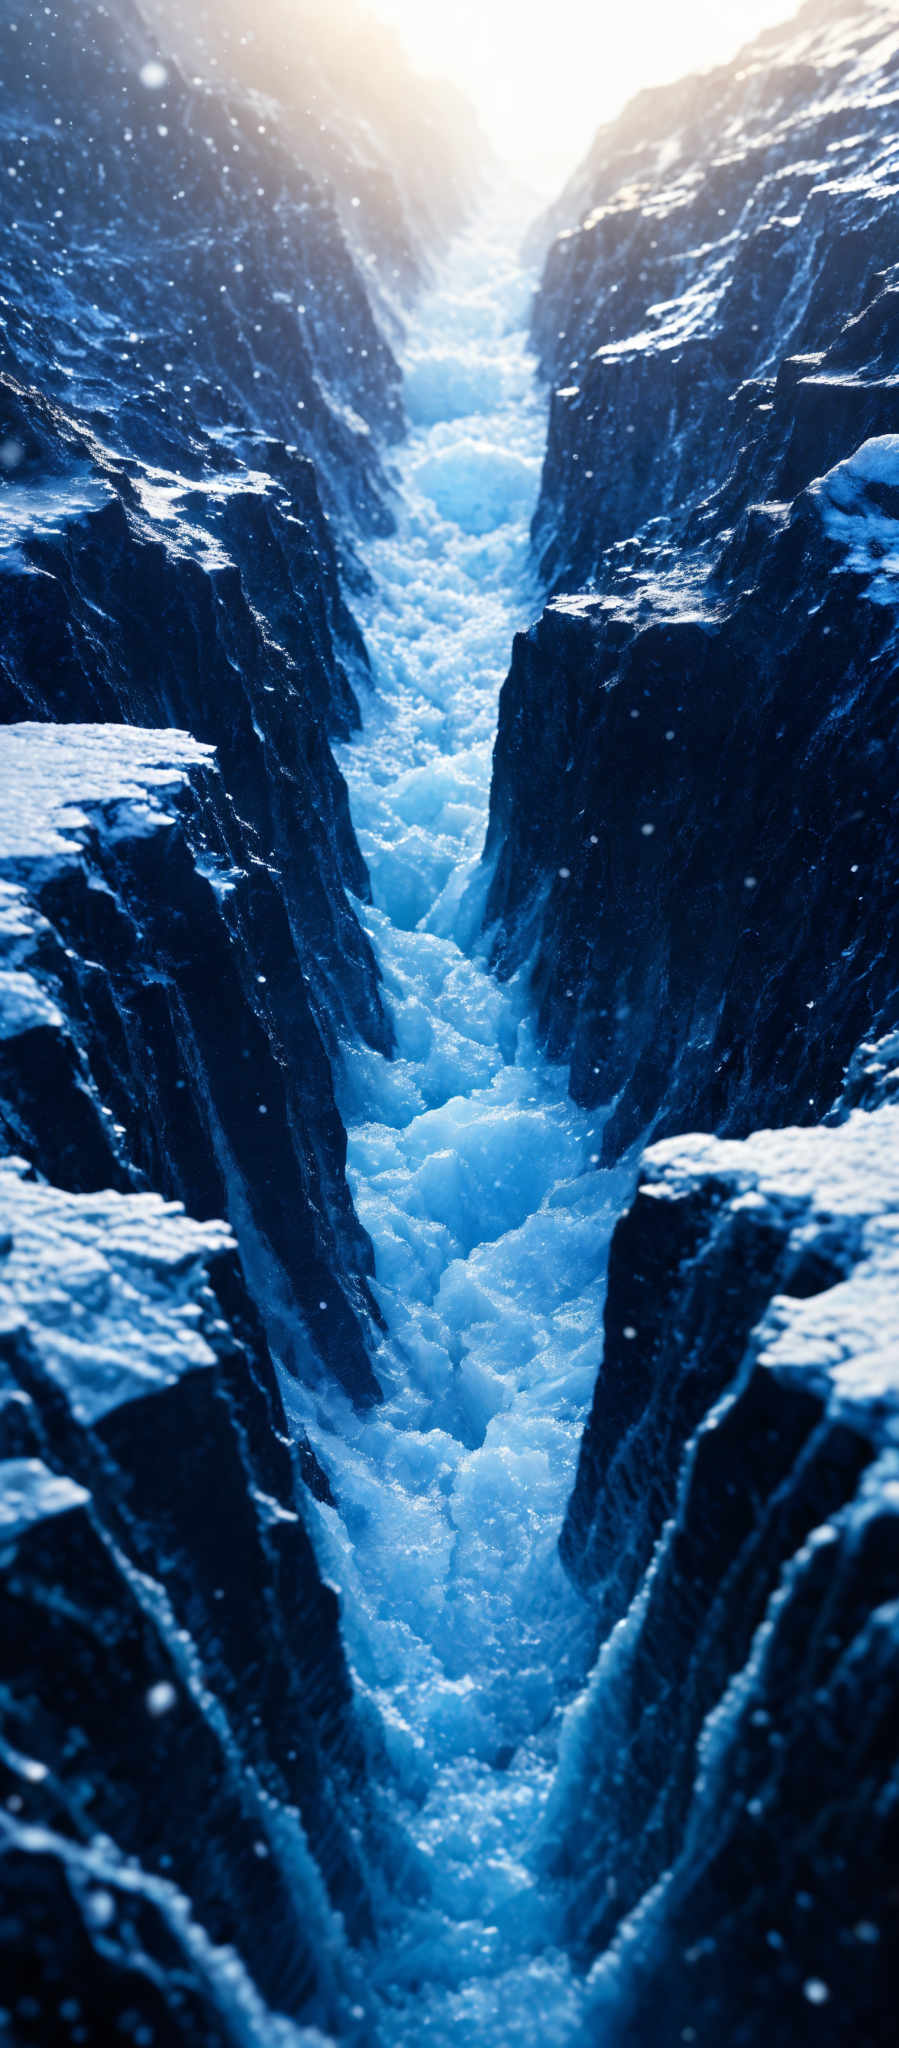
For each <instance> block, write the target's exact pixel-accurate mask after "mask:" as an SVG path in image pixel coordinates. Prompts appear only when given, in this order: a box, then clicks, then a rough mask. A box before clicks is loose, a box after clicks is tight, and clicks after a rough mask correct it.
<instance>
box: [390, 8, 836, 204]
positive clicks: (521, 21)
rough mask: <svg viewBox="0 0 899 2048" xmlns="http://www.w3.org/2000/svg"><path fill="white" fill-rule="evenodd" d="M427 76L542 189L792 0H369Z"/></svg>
mask: <svg viewBox="0 0 899 2048" xmlns="http://www.w3.org/2000/svg"><path fill="white" fill-rule="evenodd" d="M368 5H369V7H370V9H371V12H372V13H374V14H376V15H378V16H380V17H381V19H382V20H385V21H389V22H391V23H392V24H393V25H394V26H395V27H396V28H397V29H398V30H399V32H400V34H401V36H402V39H403V42H404V43H405V45H406V48H407V50H408V51H409V54H410V55H411V56H412V58H413V59H414V60H415V62H416V63H417V65H418V66H419V68H420V69H421V70H422V71H427V72H431V73H439V74H441V75H442V76H444V77H446V78H451V79H453V80H454V82H455V83H456V84H457V85H460V86H462V87H463V88H464V90H465V91H466V92H467V93H468V94H469V96H470V97H471V98H472V99H473V100H474V102H475V105H476V106H477V109H478V113H479V115H480V117H481V121H482V122H483V125H484V127H485V128H486V130H487V133H488V135H489V136H490V139H491V141H492V143H493V145H494V147H495V148H496V149H497V150H498V151H499V153H500V155H501V156H504V157H507V158H509V159H510V160H511V161H512V162H514V163H515V164H516V166H517V167H518V168H519V169H520V170H521V171H522V172H524V173H526V174H527V175H528V176H529V177H530V179H531V180H532V181H533V182H535V183H539V184H540V185H543V186H549V185H553V184H558V183H559V182H561V180H562V179H563V178H564V177H565V176H566V175H567V173H568V172H569V171H571V170H572V169H573V168H574V165H575V164H576V162H577V161H578V159H579V158H580V157H581V156H582V155H583V154H584V152H585V150H586V149H587V147H588V146H589V143H590V142H591V140H592V137H593V134H594V131H595V130H596V128H597V127H598V126H599V124H600V122H601V121H605V120H608V119H609V118H610V117H611V116H612V115H614V114H616V113H618V111H619V110H620V108H621V107H622V106H623V105H624V103H625V101H626V100H628V99H629V98H630V96H631V94H632V93H634V92H638V91H639V90H640V88H641V87H642V86H646V85H663V84H666V83H668V82H669V81H671V80H672V79H675V78H679V77H681V76H683V74H684V73H685V72H687V71H696V70H705V69H707V68H708V67H709V66H710V65H712V64H720V63H723V62H726V61H727V59H728V58H730V57H732V56H734V55H735V54H736V52H737V50H738V49H739V48H740V45H741V43H743V42H746V41H747V40H748V39H749V38H750V37H751V36H754V35H757V34H758V32H759V30H761V29H763V28H768V27H771V26H773V25H774V24H775V23H776V22H780V21H784V20H787V19H788V18H789V16H790V15H791V14H794V13H795V12H796V0H793V4H791V0H614V4H610V0H452V4H450V5H447V4H446V0H368Z"/></svg>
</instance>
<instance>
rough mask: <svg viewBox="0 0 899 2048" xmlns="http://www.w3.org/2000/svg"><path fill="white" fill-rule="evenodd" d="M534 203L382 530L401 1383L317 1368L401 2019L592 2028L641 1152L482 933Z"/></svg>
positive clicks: (442, 345) (524, 440) (364, 764)
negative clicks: (566, 1710) (598, 1770)
mask: <svg viewBox="0 0 899 2048" xmlns="http://www.w3.org/2000/svg"><path fill="white" fill-rule="evenodd" d="M525 220H526V205H524V204H522V206H521V209H520V214H519V212H518V210H517V208H516V203H515V201H514V200H512V201H510V202H509V203H508V204H507V205H506V206H505V207H499V208H497V207H493V208H491V212H490V217H489V222H488V223H487V225H486V226H485V225H484V223H479V224H477V225H476V226H474V227H473V228H472V229H471V230H469V232H468V233H467V234H466V235H465V236H463V237H462V238H461V239H460V240H459V242H458V243H457V244H456V246H455V248H454V250H453V252H452V255H451V258H450V261H449V263H448V265H447V266H446V268H445V270H444V272H443V274H442V275H441V278H440V280H439V283H438V284H437V285H436V286H435V287H434V289H433V290H432V291H431V292H430V293H429V295H428V296H427V298H426V299H425V300H424V301H423V302H422V303H421V305H420V306H419V308H418V311H417V314H416V318H415V322H414V326H413V330H412V332H411V334H410V338H409V344H408V353H407V356H406V361H405V366H404V367H405V380H406V397H407V405H408V409H409V413H410V417H411V421H412V431H411V433H410V435H409V438H408V441H407V443H406V444H405V446H404V448H403V450H402V453H401V456H400V460H399V476H398V485H399V489H398V497H397V511H398V524H397V530H396V532H395V533H394V534H393V535H391V536H390V537H389V538H385V539H378V540H377V541H375V542H373V543H372V544H371V545H370V547H369V550H368V566H369V568H370V571H371V576H372V589H373V596H372V597H371V599H370V600H369V603H368V609H367V613H366V615H365V616H364V618H363V625H364V629H365V633H366V639H367V643H368V647H369V650H370V653H371V656H372V661H373V668H374V678H375V687H374V690H373V692H372V694H371V696H370V697H369V699H368V701H367V702H366V704H365V705H364V707H363V712H364V730H363V734H362V736H361V738H359V739H358V740H356V741H354V742H353V743H351V744H348V745H347V746H346V747H345V749H344V750H343V755H342V760H341V765H342V767H343V770H344V773H345V774H346V777H347V780H348V783H349V788H350V797H351V806H352V813H353V820H354V824H355V828H356V831H357V834H358V837H359V841H360V844H361V846H362V850H363V853H364V855H365V858H366V861H367V863H368V867H369V871H370V874H371V880H372V891H373V905H372V907H370V908H367V909H365V910H364V912H363V914H364V916H365V919H366V922H367V925H368V929H369V932H370V934H371V937H372V940H373V943H374V945H375V948H376V951H377V955H378V958H379V961H380V965H381V970H382V973H383V976H384V982H385V992H386V996H387V1000H388V1003H389V1006H390V1009H391V1011H392V1015H393V1020H394V1025H395V1031H396V1041H397V1047H396V1056H395V1057H394V1058H393V1059H392V1060H388V1059H385V1058H384V1057H383V1056H382V1055H380V1054H378V1053H375V1052H372V1051H370V1050H368V1049H367V1048H365V1047H362V1046H359V1045H357V1046H355V1047H354V1048H352V1049H351V1050H350V1051H349V1052H348V1053H347V1055H346V1063H345V1071H344V1074H343V1082H342V1109H343V1113H344V1117H345V1121H346V1123H347V1126H348V1131H349V1159H348V1167H349V1176H350V1182H351V1186H352V1191H353V1196H354V1199H355V1202H356V1206H357V1209H358V1213H359V1215H360V1218H361V1220H362V1222H363V1223H364V1225H365V1227H366V1229H367V1230H368V1232H369V1233H370V1236H371V1238H372V1241H373V1244H374V1247H375V1256H376V1270H377V1292H378V1295H379V1299H380V1304H381V1307H382V1309H383V1311H384V1315H385V1319H386V1323H387V1328H388V1335H387V1337H386V1340H385V1342H384V1346H383V1350H382V1353H381V1355H380V1356H379V1357H378V1358H377V1360H376V1368H377V1372H378V1377H379V1379H380V1381H381V1384H382V1386H383V1388H384V1392H385V1399H384V1402H383V1405H382V1406H380V1407H379V1408H378V1409H376V1410H374V1411H369V1412H368V1413H367V1414H365V1415H359V1414H358V1413H356V1412H354V1411H352V1410H351V1409H350V1407H349V1404H348V1403H346V1402H344V1401H343V1399H342V1398H341V1397H339V1396H338V1397H336V1398H335V1396H334V1394H333V1392H332V1391H327V1392H322V1393H321V1394H320V1395H318V1396H314V1397H310V1395H309V1394H308V1393H307V1392H304V1391H302V1390H299V1389H298V1388H297V1387H296V1385H295V1384H294V1383H291V1384H290V1386H289V1387H288V1388H287V1389H286V1393H287V1398H288V1400H289V1402H290V1404H291V1406H292V1409H293V1411H294V1414H295V1417H296V1420H297V1422H298V1423H300V1424H301V1425H302V1427H303V1428H305V1429H306V1430H307V1431H308V1433H309V1436H310V1439H311V1441H312V1442H313V1444H314V1446H315V1449H316V1451H317V1453H318V1455H319V1457H320V1458H321V1459H322V1462H323V1463H324V1464H325V1466H326V1468H327V1470H328V1472H329V1474H330V1475H331V1477H332V1480H333V1486H334V1493H335V1496H336V1498H337V1500H338V1501H339V1503H340V1508H339V1511H338V1510H337V1509H335V1508H333V1507H331V1506H328V1505H322V1506H320V1507H319V1508H318V1511H317V1512H318V1519H319V1526H318V1531H317V1541H318V1545H319V1551H320V1556H321V1558H322V1561H323V1564H324V1567H325V1569H326V1571H327V1573H328V1576H329V1577H330V1578H331V1579H332V1580H333V1581H334V1582H335V1584H336V1585H337V1586H338V1587H339V1589H340V1594H341V1599H342V1608H343V1629H344V1635H345V1639H346V1642H347V1646H348V1650H349V1654H350V1657H351V1660H352V1663H353V1666H354V1670H355V1676H356V1682H357V1686H358V1688H359V1690H360V1693H361V1694H362V1696H363V1697H367V1698H368V1699H369V1700H370V1701H371V1702H372V1703H373V1705H374V1707H375V1709H376V1711H377V1713H378V1716H379V1719H380V1721H381V1722H382V1724H383V1727H384V1729H385V1731H386V1736H387V1740H388V1745H389V1748H390V1750H391V1754H392V1760H393V1763H394V1766H395V1769H396V1778H397V1784H398V1787H399V1794H398V1796H399V1798H400V1802H401V1806H402V1812H403V1819H404V1822H405V1825H406V1828H407V1830H408V1832H409V1833H410V1835H411V1837H412V1840H413V1842H414V1844H415V1848H416V1851H417V1854H418V1857H419V1858H420V1860H421V1864H422V1868H423V1871H424V1873H425V1878H426V1881H425V1884H424V1887H423V1891H422V1903H421V1904H420V1905H419V1906H418V1908H417V1909H416V1910H415V1911H414V1912H413V1913H412V1914H411V1915H409V1914H406V1915H403V1916H398V1919H397V1923H396V1926H395V1929H394V1936H393V1938H390V1937H389V1935H388V1937H387V1938H386V1939H385V1941H384V1943H383V1946H382V1950H381V1953H380V1957H379V1961H378V1964H377V1966H376V1967H377V1970H378V1971H379V1973H380V1974H381V1976H382V1980H383V1985H384V1988H385V1995H386V1996H387V1997H388V1998H389V2001H390V2007H391V2011H390V2017H389V2020H388V2021H387V2022H386V2023H385V2028H386V2031H385V2039H387V2038H389V2039H391V2040H395V2041H397V2042H400V2041H406V2040H409V2041H412V2040H413V2039H419V2038H421V2033H422V2029H423V2028H426V2030H427V2037H428V2038H429V2039H432V2040H434V2041H440V2040H446V2041H448V2042H449V2041H453V2040H456V2039H461V2038H462V2037H463V2036H464V2035H467V2034H468V2033H469V2030H470V2028H471V2026H472V2024H476V2025H477V2026H478V2028H479V2029H480V2034H479V2038H480V2039H482V2040H487V2039H489V2038H490V2037H491V2033H492V2031H493V2029H494V2028H496V2030H497V2037H498V2035H499V2033H500V2032H501V2034H502V2039H503V2041H504V2042H508V2041H510V2040H512V2039H514V2040H515V2041H521V2042H534V2043H536V2042H538V2041H539V2042H541V2043H547V2042H550V2041H556V2040H558V2041H560V2042H561V2041H563V2040H567V2039H568V2038H570V2033H571V2029H572V2028H573V2027H574V2026H575V2025H576V2018H577V2012H578V1992H577V1989H576V1983H575V1979H574V1978H573V1976H572V1973H571V1971H570V1968H569V1965H568V1962H567V1960H566V1958H565V1957H564V1955H563V1954H562V1951H561V1947H557V1946H556V1945H555V1942H554V1938H553V1929H552V1926H551V1924H550V1921H551V1909H550V1907H549V1905H548V1902H547V1898H546V1895H545V1890H544V1889H541V1891H540V1895H539V1898H538V1895H537V1891H536V1889H535V1879H534V1875H533V1865H532V1859H531V1850H532V1847H533V1844H534V1841H535V1838H536V1836H537V1834H538V1832H539V1824H540V1818H541V1815H542V1812H543V1810H544V1806H545V1801H546V1797H547V1793H548V1790H549V1785H550V1782H551V1778H552V1773H553V1767H554V1759H555V1753H556V1743H557V1735H558V1724H559V1719H560V1716H561V1713H562V1711H563V1706H564V1700H565V1696H566V1679H569V1680H570V1681H572V1682H573V1681H576V1680H577V1678H578V1676H579V1675H582V1673H583V1667H584V1658H585V1657H586V1650H587V1646H586V1641H585V1640H584V1637H583V1610H582V1608H581V1605H580V1602H579V1600H578V1596H577V1595H576V1593H575V1592H574V1591H573V1589H572V1588H571V1587H570V1586H569V1585H568V1583H567V1581H566V1579H565V1577H564V1575H563V1572H562V1569H561V1566H560V1564H559V1561H558V1557H557V1551H556V1546H557V1540H558V1534H559V1528H560V1524H561V1519H562V1516H563V1514H564V1509H565V1504H566V1500H567V1497H568V1494H569V1493H570V1489H571V1485H572V1481H573V1477H574V1470H575V1463H576V1457H577V1450H578V1444H579V1440H580V1435H581V1431H582V1427H583V1422H584V1417H585V1413H586V1410H587V1407H588V1404H589V1400H590V1396H591V1392H592V1386H593V1380H594V1377H595V1370H596V1353H597V1332H598V1330H599V1329H600V1327H601V1316H602V1297H603V1290H604V1272H605V1262H606V1251H607V1246H608V1241H609V1236H610V1232H611V1228H612V1225H613V1223H614V1219H615V1216H616V1214H617V1212H618V1210H619V1209H620V1206H621V1202H622V1199H623V1196H624V1193H625V1191H626V1188H627V1185H628V1169H627V1167H624V1168H621V1169H619V1170H618V1171H617V1172H615V1173H597V1172H596V1171H595V1170H592V1169H593V1168H595V1164H596V1156H597V1134H598V1125H597V1120H596V1118H595V1116H590V1115H587V1114H585V1113H583V1112H582V1111H580V1110H579V1109H577V1108H576V1107H575V1105H574V1104H573V1103H572V1102H571V1101H570V1099H569V1097H568V1095H567V1091H566V1085H565V1078H564V1075H563V1074H562V1073H561V1071H558V1070H555V1069H553V1068H551V1067H549V1066H548V1065H547V1064H546V1062H545V1060H544V1059H543V1058H542V1056H541V1054H540V1053H539V1052H538V1050H537V1048H536V1046H535V1043H534V1038H533V1033H532V1029H531V1027H530V1025H529V1023H528V1021H527V1017H526V1011H525V1004H524V1001H523V995H522V991H521V988H520V987H519V986H518V985H516V983H514V982H513V983H510V984H509V985H507V986H505V987H502V986H500V985H499V984H498V983H497V982H496V981H495V980H494V979H493V978H492V977H491V975H490V974H489V973H488V972H487V971H486V967H485V965H484V963H483V961H482V959H481V958H480V957H479V953H478V943H477V937H476V935H477V932H478V928H479V924H480V913H481V909H482V905H483V873H482V871H481V869H480V856H481V850H482V847H483V842H484V831H485V823H486V814H487V803H488V795H489V783H490V769H491V755H492V746H493V738H494V733H495V725H496V703H497V696H498V691H499V687H500V685H501V682H502V679H503V675H504V673H505V668H506V665H507V661H508V651H509V647H510V644H511V639H512V635H513V633H514V631H515V630H516V628H517V627H520V626H521V625H522V624H524V623H526V622H527V618H528V615H529V611H530V610H531V609H533V607H534V605H535V604H536V599H537V593H536V591H535V590H534V589H533V587H532V586H531V585H530V583H529V576H530V573H531V571H530V559H529V548H528V531H529V519H530V515H531V512H532V509H533V504H534V501H535V499H536V494H537V489H538V484H539V474H540V461H541V453H542V446H543V439H544V432H545V419H544V411H543V403H542V398H541V395H540V393H539V391H538V388H537V385H536V382H535V378H534V371H533V363H532V359H531V357H530V355H529V353H528V348H527V343H526V337H525V321H526V317H527V308H528V302H529V295H530V291H531V289H532V287H533V280H532V279H531V278H530V276H529V275H528V274H527V272H526V271H523V270H522V269H521V268H520V267H519V266H518V264H517V262H516V260H515V256H514V251H515V249H516V247H517V243H518V239H519V233H518V231H519V228H523V226H524V224H525ZM510 251H511V252H513V253H512V254H511V255H510ZM422 1982H424V1984H425V1987H426V1988H425V1990H424V1992H422V1991H421V1988H420V1987H421V1984H422ZM413 1991H414V1993H415V1995H414V1998H413V1996H412V1994H413ZM422 1999H424V2002H425V2011H423V2010H422ZM510 2028H511V2029H512V2031H511V2032H510Z"/></svg>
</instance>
